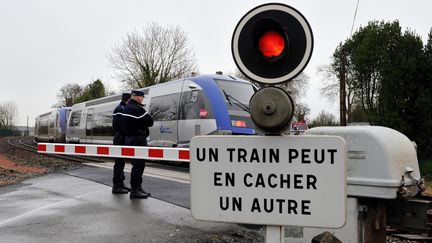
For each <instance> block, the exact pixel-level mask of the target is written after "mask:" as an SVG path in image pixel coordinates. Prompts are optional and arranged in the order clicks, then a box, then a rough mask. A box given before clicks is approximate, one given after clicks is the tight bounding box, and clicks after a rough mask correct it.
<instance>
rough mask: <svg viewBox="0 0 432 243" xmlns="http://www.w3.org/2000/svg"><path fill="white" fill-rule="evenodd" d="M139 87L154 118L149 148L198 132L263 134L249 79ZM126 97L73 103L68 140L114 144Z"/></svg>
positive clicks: (183, 142)
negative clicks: (116, 117) (115, 121)
mask: <svg viewBox="0 0 432 243" xmlns="http://www.w3.org/2000/svg"><path fill="white" fill-rule="evenodd" d="M138 90H140V91H142V92H144V96H145V98H144V102H143V105H144V108H145V109H146V110H147V111H148V112H149V113H150V114H151V116H152V117H153V120H154V125H153V127H151V128H150V136H149V137H148V138H147V139H148V145H149V146H152V147H189V143H190V140H191V138H192V137H194V136H197V135H207V134H214V135H236V134H239V135H253V134H257V132H256V130H255V126H254V123H253V121H252V119H251V117H250V114H249V100H250V98H251V97H252V95H253V94H254V93H255V92H256V91H257V88H256V87H255V86H254V85H253V84H252V83H251V82H249V81H245V80H241V79H237V78H234V77H231V76H226V75H218V74H215V75H198V76H194V77H188V78H183V79H178V80H174V81H169V82H166V83H161V84H157V85H154V86H150V87H145V88H142V89H138ZM120 100H121V94H119V95H112V96H108V97H103V98H99V99H95V100H90V101H86V102H82V103H78V104H75V105H73V106H72V107H71V110H70V114H69V119H68V121H67V124H66V133H65V139H64V142H66V143H82V144H112V137H113V135H114V131H113V129H112V112H113V110H114V108H115V107H116V106H117V105H118V104H119V102H120ZM36 129H38V128H36Z"/></svg>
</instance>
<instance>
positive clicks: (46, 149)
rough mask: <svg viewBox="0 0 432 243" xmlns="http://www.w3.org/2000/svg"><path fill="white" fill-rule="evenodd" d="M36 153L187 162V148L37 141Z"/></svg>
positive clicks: (188, 159)
mask: <svg viewBox="0 0 432 243" xmlns="http://www.w3.org/2000/svg"><path fill="white" fill-rule="evenodd" d="M37 151H38V153H45V154H64V155H84V156H96V157H112V158H130V159H148V160H166V161H183V162H189V161H190V158H189V149H188V148H162V147H135V146H118V145H95V144H56V143H38V145H37Z"/></svg>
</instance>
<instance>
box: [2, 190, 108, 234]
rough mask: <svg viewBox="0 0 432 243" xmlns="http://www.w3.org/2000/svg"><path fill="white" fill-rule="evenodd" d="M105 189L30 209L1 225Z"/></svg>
mask: <svg viewBox="0 0 432 243" xmlns="http://www.w3.org/2000/svg"><path fill="white" fill-rule="evenodd" d="M105 191H106V189H103V190H98V191H94V192H89V193H84V194H81V195H78V196H76V197H73V198H69V199H66V200H62V201H60V202H56V203H51V204H48V205H45V206H43V207H40V208H36V209H33V210H30V211H28V212H26V213H23V214H20V215H18V216H15V217H12V218H10V219H6V220H4V221H2V222H0V227H1V226H4V225H6V224H8V223H10V222H13V221H17V220H20V219H23V218H25V217H27V216H30V215H32V214H33V213H35V212H38V211H41V210H44V209H47V208H50V207H53V206H56V205H59V204H62V203H65V202H68V201H73V200H76V199H78V198H81V197H84V196H87V195H90V194H95V193H99V192H105Z"/></svg>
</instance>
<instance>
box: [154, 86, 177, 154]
mask: <svg viewBox="0 0 432 243" xmlns="http://www.w3.org/2000/svg"><path fill="white" fill-rule="evenodd" d="M182 84H183V80H178V81H174V82H169V83H165V84H160V85H157V86H154V87H151V88H150V90H149V94H148V97H149V100H150V104H149V109H148V111H149V113H150V115H151V116H152V117H153V120H154V124H153V126H152V127H150V136H149V145H150V146H162V147H176V146H177V145H178V129H177V128H178V126H177V122H178V110H179V101H180V92H181V88H182Z"/></svg>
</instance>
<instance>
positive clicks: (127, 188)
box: [120, 184, 132, 192]
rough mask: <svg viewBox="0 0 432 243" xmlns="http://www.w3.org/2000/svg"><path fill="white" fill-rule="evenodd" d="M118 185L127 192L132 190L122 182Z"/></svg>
mask: <svg viewBox="0 0 432 243" xmlns="http://www.w3.org/2000/svg"><path fill="white" fill-rule="evenodd" d="M120 187H121V188H123V189H125V190H126V191H128V192H130V191H131V190H132V189H131V188H130V187H127V186H125V185H124V184H122V185H120Z"/></svg>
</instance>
